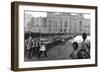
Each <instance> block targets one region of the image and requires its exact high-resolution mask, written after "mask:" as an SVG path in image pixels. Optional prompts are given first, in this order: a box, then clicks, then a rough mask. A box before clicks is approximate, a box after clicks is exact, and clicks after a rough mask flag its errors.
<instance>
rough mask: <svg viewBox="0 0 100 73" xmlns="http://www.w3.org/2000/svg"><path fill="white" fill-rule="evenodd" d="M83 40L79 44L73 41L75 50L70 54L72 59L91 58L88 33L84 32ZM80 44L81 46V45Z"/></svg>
mask: <svg viewBox="0 0 100 73" xmlns="http://www.w3.org/2000/svg"><path fill="white" fill-rule="evenodd" d="M82 38H83V41H82V42H81V43H80V44H79V43H77V42H73V51H72V53H71V54H70V57H71V58H72V59H88V58H90V42H89V41H87V40H86V39H87V34H86V33H83V34H82ZM79 45H80V47H79Z"/></svg>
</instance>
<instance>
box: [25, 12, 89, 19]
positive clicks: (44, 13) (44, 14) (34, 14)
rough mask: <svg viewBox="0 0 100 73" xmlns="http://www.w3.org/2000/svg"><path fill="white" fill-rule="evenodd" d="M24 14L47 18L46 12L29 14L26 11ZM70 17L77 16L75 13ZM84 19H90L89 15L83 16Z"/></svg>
mask: <svg viewBox="0 0 100 73" xmlns="http://www.w3.org/2000/svg"><path fill="white" fill-rule="evenodd" d="M25 13H27V14H31V15H32V16H34V17H47V13H46V12H32V11H31V12H30V11H26V12H25ZM72 15H77V14H75V13H72ZM84 18H90V14H84Z"/></svg>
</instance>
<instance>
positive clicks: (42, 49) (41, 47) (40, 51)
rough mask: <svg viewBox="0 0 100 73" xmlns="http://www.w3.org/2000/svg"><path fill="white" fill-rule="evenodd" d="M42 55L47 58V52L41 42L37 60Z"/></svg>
mask: <svg viewBox="0 0 100 73" xmlns="http://www.w3.org/2000/svg"><path fill="white" fill-rule="evenodd" d="M42 54H44V56H45V57H47V50H46V46H45V44H44V43H43V42H42V43H41V46H40V50H39V58H40V57H41V55H42Z"/></svg>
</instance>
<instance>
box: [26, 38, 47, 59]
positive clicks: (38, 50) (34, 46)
mask: <svg viewBox="0 0 100 73" xmlns="http://www.w3.org/2000/svg"><path fill="white" fill-rule="evenodd" d="M25 48H26V50H27V51H28V58H29V59H32V57H33V56H35V57H38V58H40V57H41V55H42V54H43V55H44V56H45V57H47V52H46V51H47V49H46V44H45V43H44V41H41V40H40V38H35V39H33V38H32V37H31V36H30V37H29V39H27V40H25ZM26 50H25V51H26Z"/></svg>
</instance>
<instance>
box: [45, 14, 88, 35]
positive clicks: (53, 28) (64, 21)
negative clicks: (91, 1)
mask: <svg viewBox="0 0 100 73" xmlns="http://www.w3.org/2000/svg"><path fill="white" fill-rule="evenodd" d="M47 26H48V32H50V33H66V34H67V33H68V34H82V33H83V32H86V33H87V34H90V19H86V18H84V16H83V14H76V15H72V14H71V13H60V12H59V13H57V12H49V13H47Z"/></svg>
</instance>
